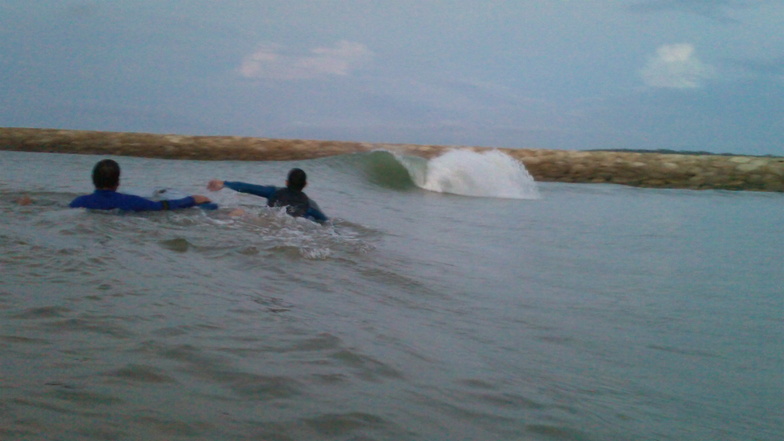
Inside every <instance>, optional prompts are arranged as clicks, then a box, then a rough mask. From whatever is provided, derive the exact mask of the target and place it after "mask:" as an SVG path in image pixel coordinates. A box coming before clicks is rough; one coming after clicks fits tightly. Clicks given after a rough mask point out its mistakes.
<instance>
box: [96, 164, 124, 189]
mask: <svg viewBox="0 0 784 441" xmlns="http://www.w3.org/2000/svg"><path fill="white" fill-rule="evenodd" d="M93 184H94V185H95V188H98V189H109V188H116V187H118V186H119V185H120V164H118V163H117V162H115V161H113V160H111V159H104V160H102V161H98V163H97V164H95V167H93Z"/></svg>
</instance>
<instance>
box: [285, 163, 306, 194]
mask: <svg viewBox="0 0 784 441" xmlns="http://www.w3.org/2000/svg"><path fill="white" fill-rule="evenodd" d="M306 185H308V175H306V174H305V172H304V171H303V170H302V169H301V168H292V169H291V171H289V176H288V178H286V187H287V188H288V189H290V190H297V191H302V189H303V188H305V186H306Z"/></svg>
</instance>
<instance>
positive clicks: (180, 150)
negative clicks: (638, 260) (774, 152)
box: [0, 127, 784, 192]
mask: <svg viewBox="0 0 784 441" xmlns="http://www.w3.org/2000/svg"><path fill="white" fill-rule="evenodd" d="M456 148H460V149H471V150H474V151H483V150H491V149H493V148H490V147H465V146H441V145H415V144H383V143H360V142H341V141H316V140H296V139H271V138H250V137H236V136H181V135H158V134H149V133H131V132H97V131H80V130H58V129H32V128H4V127H0V150H16V151H27V152H47V153H77V154H91V155H119V156H139V157H150V158H163V159H193V160H239V161H290V160H302V159H315V158H320V157H325V156H334V155H342V154H348V153H357V152H364V151H372V150H378V149H384V150H389V151H393V152H398V153H404V154H409V155H416V156H422V157H426V158H431V157H434V156H438V155H439V154H441V153H443V152H445V151H447V150H450V149H456ZM497 150H501V151H503V152H505V153H508V154H509V155H510V156H513V157H515V158H517V159H519V160H520V161H522V162H523V163H524V164H525V166H526V168H527V169H528V171H529V172H530V173H531V175H532V176H533V177H534V179H536V180H537V181H552V182H574V183H614V184H622V185H632V186H639V187H658V188H688V189H727V190H754V191H774V192H784V157H754V156H723V155H681V154H660V153H627V152H599V151H577V150H546V149H509V148H499V149H497Z"/></svg>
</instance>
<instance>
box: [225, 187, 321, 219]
mask: <svg viewBox="0 0 784 441" xmlns="http://www.w3.org/2000/svg"><path fill="white" fill-rule="evenodd" d="M223 185H224V186H225V187H228V188H230V189H232V190H234V191H238V192H240V193H248V194H252V195H256V196H261V197H263V198H267V199H269V198H270V197H272V195H274V194H275V192H277V191H278V190H281V189H282V188H285V187H275V186H273V185H254V184H246V183H245V182H230V181H224V182H223ZM303 194H304V193H303ZM306 197H307V196H306ZM302 217H304V218H305V219H310V220H312V221H314V222H319V223H321V222H326V221H327V220H329V219H328V218H327V216H326V215H325V214H324V213H323V212H322V211H321V208H319V206H318V204H317V203H316V202H315V201H314V200H313V199H310V198H308V209H307V211H305V214H304V215H303V216H302Z"/></svg>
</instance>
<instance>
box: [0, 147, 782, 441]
mask: <svg viewBox="0 0 784 441" xmlns="http://www.w3.org/2000/svg"><path fill="white" fill-rule="evenodd" d="M98 159H100V158H97V157H92V156H77V155H51V154H29V153H13V152H0V168H1V169H2V174H1V175H0V213H2V215H3V219H4V222H3V223H2V224H1V225H0V251H1V252H0V272H1V274H2V281H1V282H0V349H2V358H1V359H0V375H1V376H0V439H2V440H4V441H5V440H29V439H36V440H38V439H47V440H139V439H144V440H179V439H182V440H196V439H198V440H202V439H210V440H212V439H215V440H218V439H220V440H333V439H334V440H490V439H503V440H718V439H721V440H771V441H773V440H779V439H782V437H784V412H782V404H781V403H782V402H783V400H782V398H784V376H783V375H784V374H783V373H784V360H783V358H784V355H783V354H784V295H782V292H783V291H784V289H782V287H783V286H784V271H782V270H784V264H782V258H784V251H782V249H783V248H782V245H784V243H783V242H782V237H784V235H783V234H782V233H784V196H783V195H781V194H758V193H730V192H715V191H707V192H694V191H679V190H646V189H635V188H626V187H619V186H607V185H566V184H547V183H539V184H534V183H532V182H530V180H529V179H528V177H527V174H526V173H525V172H524V171H523V170H520V168H519V165H518V164H516V163H514V161H510V160H508V158H506V159H505V158H503V157H501V156H493V155H491V156H481V155H471V154H455V155H452V156H450V157H447V158H441V159H438V160H433V161H431V162H429V163H428V162H426V161H424V160H417V159H413V158H396V157H394V156H392V155H390V154H388V153H384V152H375V153H371V154H362V155H352V156H344V157H333V158H326V159H321V160H314V161H306V162H300V163H289V162H282V163H281V162H264V163H248V162H196V161H163V160H149V159H138V158H115V159H118V161H119V162H120V164H121V165H122V167H123V181H122V182H123V183H122V188H121V189H122V190H126V191H132V192H137V193H142V194H145V193H152V190H153V189H155V188H159V187H163V188H170V189H172V190H170V191H173V192H175V193H176V192H180V193H183V194H191V193H207V191H206V190H205V189H204V185H205V184H206V182H207V180H209V179H210V178H221V179H229V180H240V181H248V182H254V183H264V184H282V181H283V179H284V176H285V173H286V171H287V170H288V169H289V168H291V167H292V166H301V167H303V168H305V169H306V171H308V173H309V176H310V186H309V187H308V188H307V191H308V193H309V195H310V196H311V197H312V198H313V199H315V200H316V201H318V203H319V204H320V205H321V208H322V209H323V210H324V211H325V212H326V213H327V215H329V216H330V217H332V219H333V221H332V223H331V224H329V225H326V226H319V225H316V224H313V223H310V222H308V221H303V220H296V219H293V218H289V217H286V216H285V215H282V214H280V213H277V212H274V211H268V210H267V209H266V208H264V207H263V203H264V201H263V200H261V199H259V198H255V197H253V196H248V195H239V194H237V193H233V192H231V191H229V190H223V191H222V192H219V193H210V194H209V196H212V197H213V198H214V199H215V201H216V202H218V203H219V204H220V205H221V206H222V207H224V208H222V209H220V210H217V211H202V210H199V209H191V210H185V211H179V212H166V213H144V214H119V213H88V212H84V211H81V210H69V209H67V208H65V206H66V205H67V203H68V202H69V201H70V200H71V199H72V198H73V197H75V196H77V195H78V194H83V193H87V192H90V191H91V188H90V183H89V172H90V169H91V167H92V165H93V164H94V163H95V162H96V161H97V160H98ZM422 187H425V188H429V190H424V189H423V188H422ZM453 193H460V194H463V195H456V194H453ZM22 194H26V195H29V196H30V197H32V198H33V199H34V200H35V203H34V204H33V205H30V206H19V205H17V204H15V203H14V202H13V201H14V199H15V198H16V197H17V196H20V195H22ZM467 194H468V195H472V196H465V195H467ZM237 207H242V208H244V209H245V210H246V211H248V212H249V213H250V215H247V216H245V217H240V218H235V217H231V216H229V215H228V212H229V211H230V209H231V208H237Z"/></svg>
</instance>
